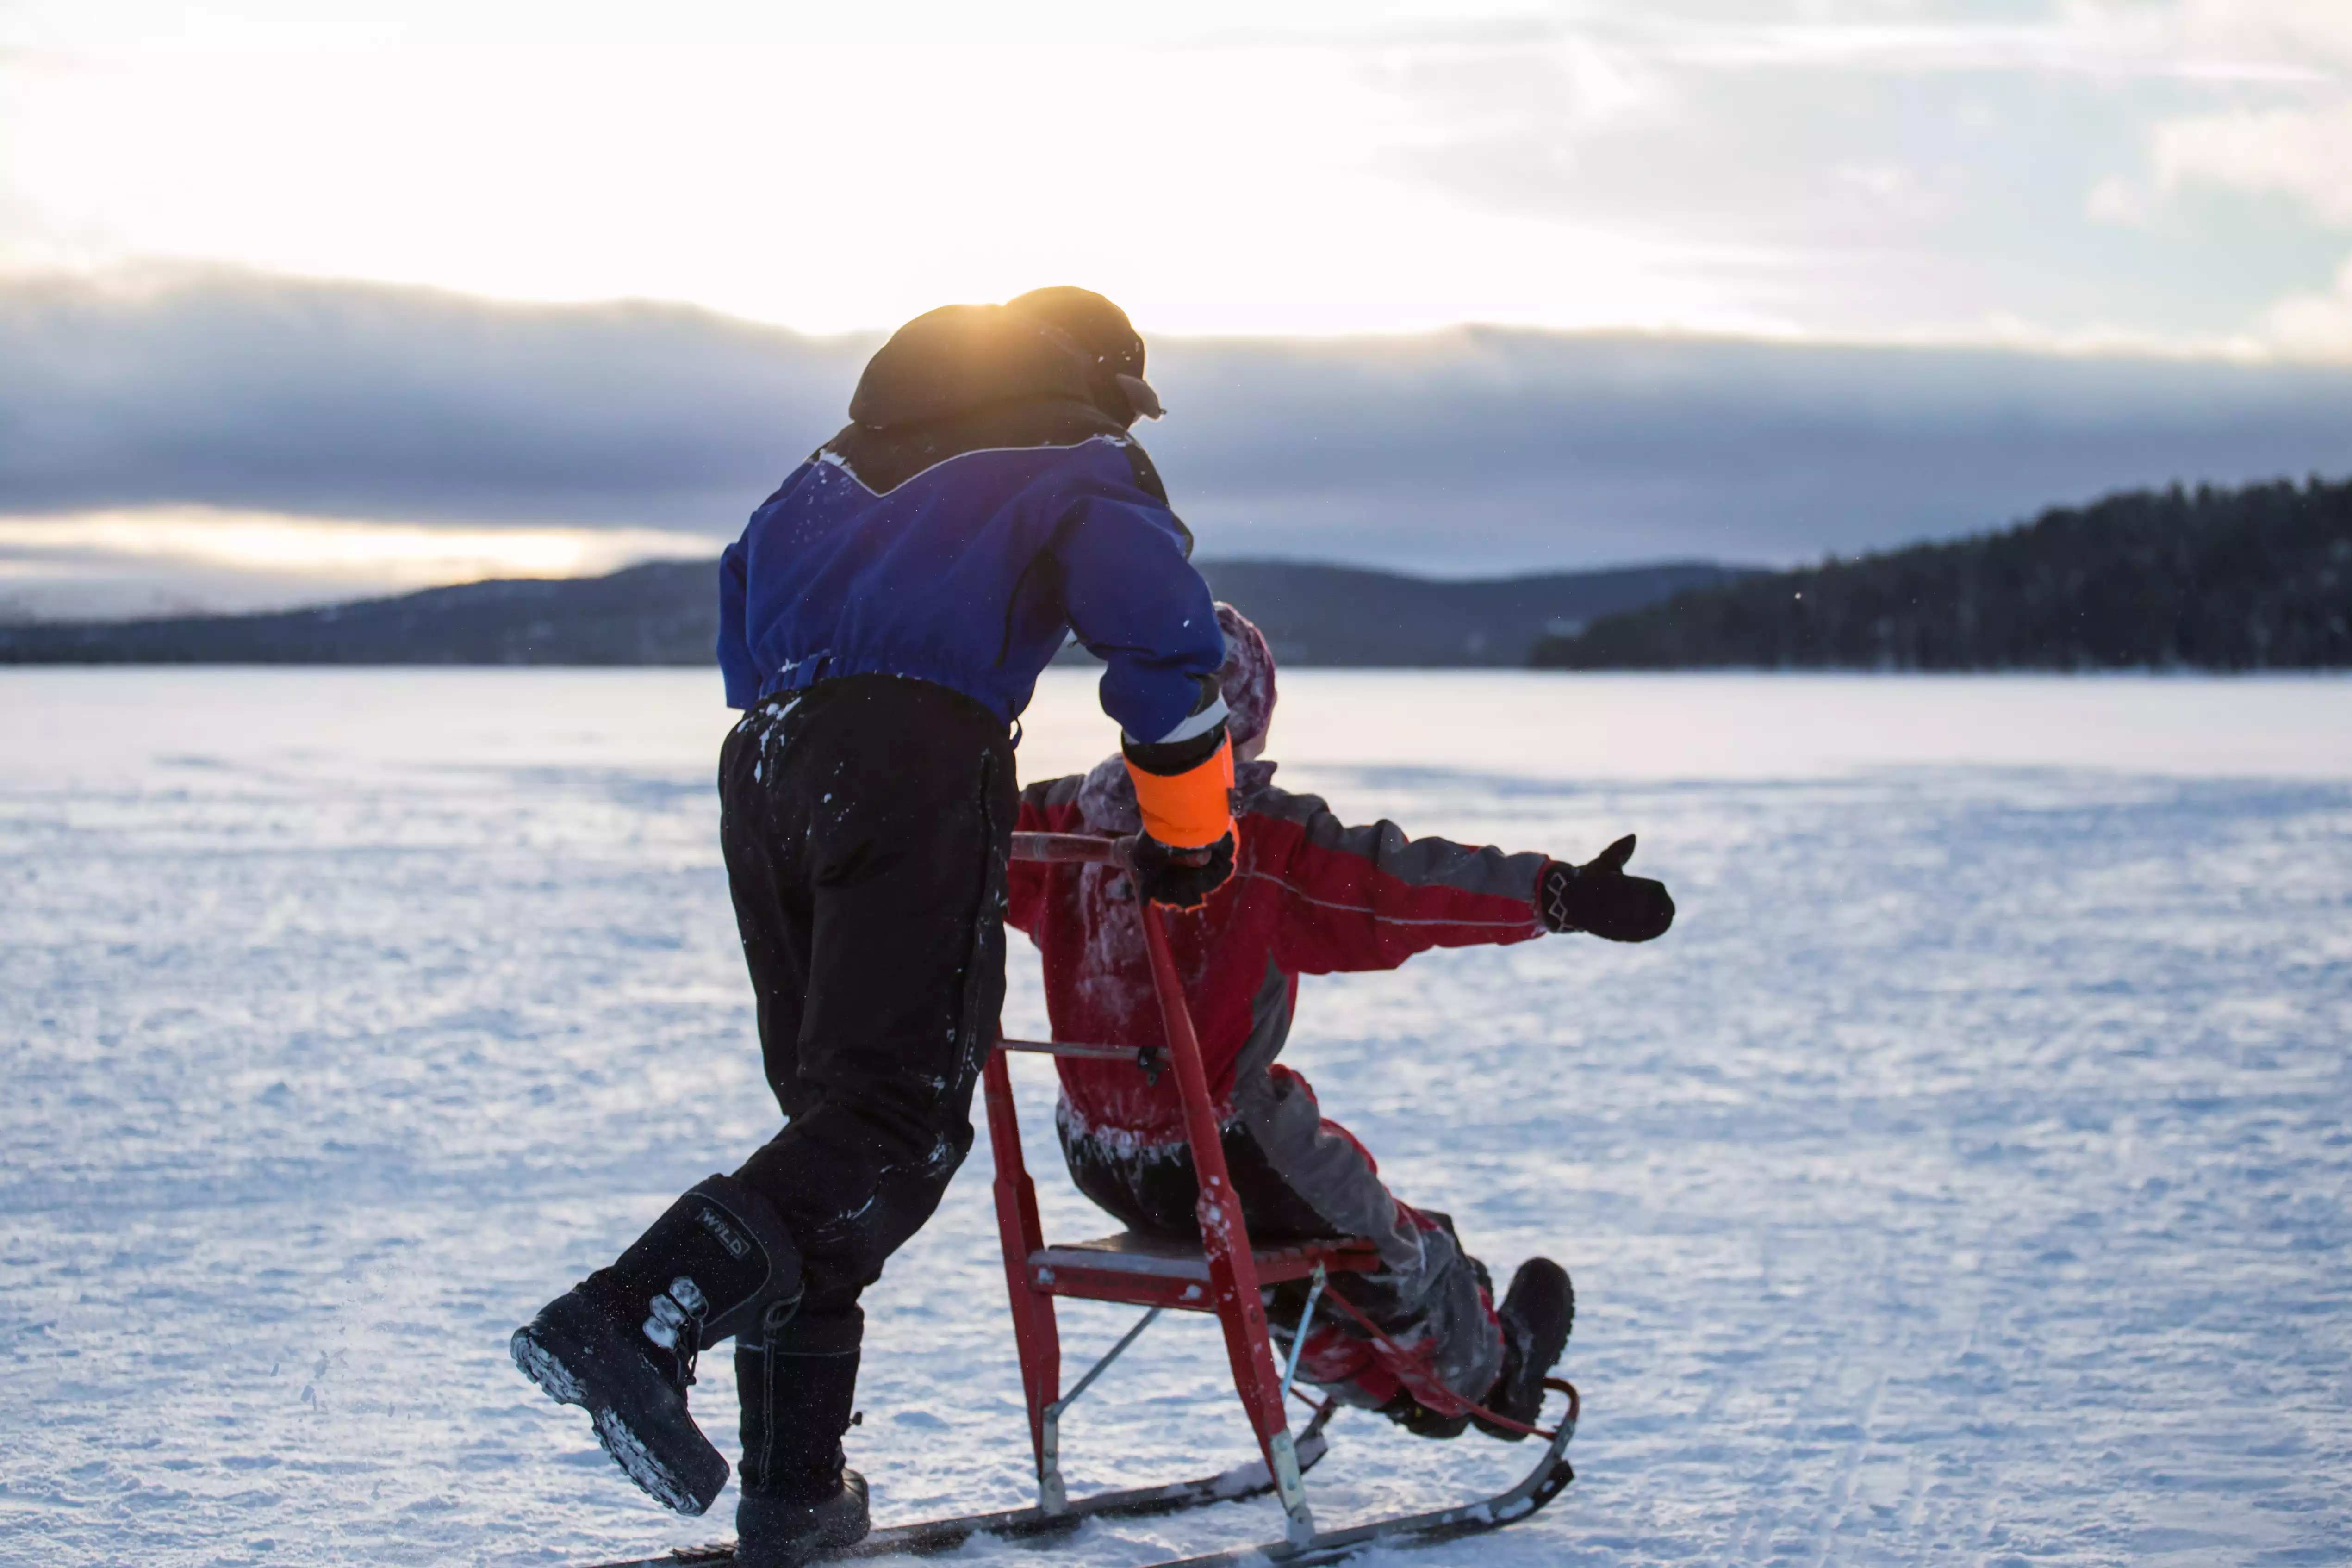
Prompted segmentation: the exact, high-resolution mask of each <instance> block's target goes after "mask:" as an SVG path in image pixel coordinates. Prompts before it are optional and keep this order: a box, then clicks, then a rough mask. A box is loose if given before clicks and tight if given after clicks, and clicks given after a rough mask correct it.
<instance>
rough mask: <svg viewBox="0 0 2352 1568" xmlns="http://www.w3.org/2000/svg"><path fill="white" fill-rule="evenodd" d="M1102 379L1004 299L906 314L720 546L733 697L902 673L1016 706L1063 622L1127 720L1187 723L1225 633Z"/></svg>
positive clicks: (1106, 701) (1023, 701) (1107, 706)
mask: <svg viewBox="0 0 2352 1568" xmlns="http://www.w3.org/2000/svg"><path fill="white" fill-rule="evenodd" d="M1100 379H1101V376H1100V374H1099V373H1098V367H1097V365H1096V364H1095V363H1094V361H1093V360H1092V359H1090V358H1089V357H1087V355H1085V354H1083V353H1080V352H1079V351H1078V350H1077V348H1076V346H1075V345H1074V343H1073V342H1071V340H1070V339H1069V338H1068V337H1067V336H1066V335H1065V334H1064V333H1063V332H1061V331H1058V330H1057V329H1055V327H1053V326H1051V325H1049V324H1047V323H1046V322H1045V321H1039V320H1036V319H1034V318H1031V317H1027V316H1024V315H1021V314H1019V313H1018V312H1014V311H1011V310H1006V309H1005V308H1003V307H1002V306H977V305H960V306H949V307H947V308H946V309H944V310H934V311H932V312H930V313H929V315H926V316H922V317H919V318H918V319H917V320H916V321H911V322H909V323H908V325H907V326H905V327H903V328H901V329H900V330H899V331H898V334H897V335H895V336H894V337H893V338H892V339H891V340H890V342H888V343H887V344H886V345H885V346H884V347H883V349H882V350H881V352H880V353H877V354H876V355H875V356H874V360H873V363H871V364H869V365H868V366H867V367H866V375H865V378H864V379H863V380H862V381H861V382H860V383H859V385H858V390H857V395H856V398H855V399H854V400H853V401H852V402H851V404H850V416H851V419H852V423H851V424H850V425H848V426H846V427H845V428H844V429H843V430H842V431H841V432H840V433H839V434H838V435H836V436H835V437H833V439H831V440H830V441H827V442H826V443H825V444H824V447H820V448H819V449H818V450H817V451H816V452H815V453H814V455H813V456H812V457H811V458H809V460H808V461H807V462H804V463H803V464H802V465H801V466H800V467H799V468H796V469H794V470H793V474H792V476H791V477H790V478H788V479H785V480H784V482H783V484H782V486H781V487H780V488H779V489H777V490H776V492H775V493H774V494H773V495H772V496H770V497H769V498H768V499H767V500H766V501H764V502H762V503H761V506H760V508H759V510H757V511H755V512H753V513H752V514H751V522H750V523H749V525H748V526H747V527H746V528H745V529H744V531H743V535H742V537H741V538H740V540H738V541H737V542H735V543H734V544H732V545H730V546H729V547H728V550H727V552H726V553H725V554H724V555H723V556H722V557H721V558H720V561H719V668H721V670H722V671H723V672H724V673H725V676H726V683H727V700H728V702H729V704H730V706H732V707H736V708H749V707H750V706H751V704H752V702H754V701H755V700H758V699H759V698H761V697H763V696H767V695H770V694H772V693H774V692H778V691H786V690H798V689H803V688H805V687H808V686H810V685H813V684H814V683H815V682H816V681H818V680H821V679H826V678H829V677H835V676H844V675H857V674H888V675H907V676H913V677H916V678H917V679H923V680H929V681H932V682H935V683H937V684H939V685H940V686H944V687H947V688H948V689H950V690H954V691H960V692H962V693H963V694H964V695H965V696H967V697H970V698H972V699H973V700H976V701H978V702H980V703H981V704H982V705H983V706H985V707H986V708H987V709H988V710H990V711H991V712H992V713H994V714H995V715H996V716H997V717H998V718H999V719H1001V720H1003V721H1007V722H1010V721H1012V720H1013V719H1015V718H1017V717H1018V716H1019V715H1020V713H1021V710H1023V709H1024V708H1025V707H1027V706H1028V704H1029V699H1030V696H1031V693H1032V692H1033V691H1034V689H1035V686H1036V681H1037V676H1038V672H1039V671H1041V670H1043V669H1044V668H1045V665H1046V663H1047V661H1048V660H1050V659H1051V658H1053V657H1054V655H1055V652H1056V651H1057V650H1058V649H1059V648H1060V647H1061V646H1062V643H1063V640H1064V637H1065V635H1066V633H1067V632H1069V631H1073V630H1075V631H1076V634H1077V636H1078V637H1079V639H1080V640H1081V641H1083V642H1084V643H1085V644H1086V645H1087V647H1089V648H1091V649H1093V650H1094V651H1095V652H1096V653H1097V654H1098V655H1100V656H1101V657H1102V658H1103V659H1104V660H1105V661H1106V663H1107V664H1108V668H1107V669H1106V671H1105V672H1104V675H1103V678H1102V702H1103V708H1104V710H1105V711H1106V712H1108V714H1109V715H1110V716H1111V717H1112V718H1113V719H1115V720H1117V721H1118V722H1119V724H1120V726H1121V727H1122V728H1123V729H1124V730H1125V731H1126V732H1127V734H1128V735H1129V737H1130V738H1132V739H1133V740H1135V741H1137V742H1158V741H1160V740H1161V739H1163V738H1164V737H1169V736H1171V735H1174V734H1177V733H1178V732H1179V731H1181V729H1182V726H1183V725H1184V722H1185V721H1186V719H1187V718H1188V717H1191V716H1192V715H1194V714H1195V713H1196V712H1197V711H1198V710H1200V709H1201V707H1202V693H1203V680H1204V678H1206V677H1208V676H1209V675H1210V674H1211V673H1212V672H1213V671H1214V670H1215V669H1216V668H1217V665H1218V663H1219V661H1220V660H1222V659H1223V657H1224V644H1223V638H1222V637H1220V636H1219V634H1218V631H1217V622H1216V616H1215V614H1214V612H1213V608H1212V605H1211V600H1210V597H1209V590H1208V588H1207V586H1206V584H1203V583H1202V581H1201V578H1200V575H1199V574H1197V573H1195V572H1194V571H1193V570H1192V567H1191V566H1190V565H1189V564H1188V563H1187V557H1188V556H1189V554H1190V553H1191V550H1192V534H1191V533H1190V531H1187V530H1186V529H1185V527H1184V525H1183V523H1182V522H1181V521H1178V520H1177V517H1176V514H1175V513H1174V512H1173V511H1171V510H1170V509H1169V505H1168V495H1167V491H1166V489H1165V488H1164V487H1163V486H1162V485H1161V484H1160V478H1159V475H1158V474H1157V473H1156V472H1155V471H1154V470H1153V468H1152V467H1151V461H1150V458H1148V457H1146V456H1145V455H1144V452H1143V449H1142V448H1141V447H1139V446H1138V445H1136V443H1135V441H1134V439H1133V438H1132V437H1129V434H1128V432H1127V428H1126V426H1125V425H1124V424H1122V423H1121V422H1120V421H1119V420H1118V419H1117V418H1115V417H1113V416H1112V415H1111V414H1110V413H1108V412H1106V410H1105V408H1104V406H1103V399H1104V397H1105V396H1106V394H1105V393H1104V391H1103V389H1102V388H1101V387H1100V386H1098V385H1097V382H1098V381H1100ZM1120 406H1122V407H1124V406H1125V405H1124V404H1122V405H1120ZM1211 695H1213V692H1212V693H1211Z"/></svg>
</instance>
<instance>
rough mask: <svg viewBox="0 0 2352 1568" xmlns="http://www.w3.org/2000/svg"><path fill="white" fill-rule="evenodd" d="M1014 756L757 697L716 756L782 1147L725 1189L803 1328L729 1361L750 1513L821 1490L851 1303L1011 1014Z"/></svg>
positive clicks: (917, 1192) (760, 1157) (903, 1217)
mask: <svg viewBox="0 0 2352 1568" xmlns="http://www.w3.org/2000/svg"><path fill="white" fill-rule="evenodd" d="M1014 809H1015V807H1014V794H1013V748H1012V744H1011V742H1010V741H1009V739H1008V738H1007V736H1006V734H1005V729H1004V725H1003V721H1000V720H999V719H997V718H996V716H995V715H994V714H992V713H991V712H990V711H989V710H987V709H985V708H982V706H981V705H980V704H979V703H977V702H974V701H973V700H971V699H970V698H968V697H964V696H961V695H960V694H958V693H956V692H953V691H950V690H948V689H945V688H943V687H940V686H934V685H932V684H930V683H929V682H928V681H920V680H901V679H893V678H890V677H887V676H877V675H863V676H850V677H846V678H845V679H839V680H828V681H825V682H824V683H823V684H822V685H819V686H816V687H814V688H813V689H810V690H808V691H807V692H805V693H803V694H799V695H786V696H779V697H772V698H769V699H768V700H765V701H763V702H761V703H760V704H759V705H758V706H757V707H756V708H754V709H753V710H752V711H751V712H750V713H748V714H746V715H745V716H744V717H743V719H742V720H741V721H740V722H739V723H738V724H737V725H736V726H735V728H734V730H733V731H732V732H730V734H729V736H728V738H727V741H726V744H725V745H724V747H723V748H722V749H721V751H720V753H719V844H720V847H721V848H722V849H723V851H724V853H725V856H726V860H727V880H728V886H729V889H730V891H731V892H732V893H733V895H734V901H735V915H736V921H737V923H738V925H739V927H740V931H741V933H742V938H743V957H744V959H745V962H746V963H747V964H748V965H749V967H750V969H751V984H752V990H753V993H754V994H755V995H756V997H757V998H758V1004H759V1029H760V1050H761V1058H762V1060H763V1063H764V1065H765V1068H766V1071H767V1079H768V1083H769V1087H770V1088H772V1089H773V1090H774V1091H775V1096H776V1103H777V1105H778V1107H779V1108H780V1109H781V1110H782V1111H783V1113H784V1116H785V1119H786V1120H785V1124H784V1128H783V1131H781V1132H779V1133H777V1134H776V1136H775V1137H774V1138H773V1139H772V1140H770V1141H769V1142H768V1143H766V1144H765V1145H764V1146H762V1147H761V1149H759V1150H758V1151H757V1152H754V1153H753V1154H752V1155H751V1159H750V1160H749V1161H747V1162H746V1163H744V1165H743V1166H742V1168H741V1170H740V1171H739V1172H738V1173H737V1175H738V1178H739V1179H740V1181H742V1182H743V1183H745V1184H748V1185H749V1186H751V1188H752V1189H753V1190H754V1191H756V1192H757V1193H758V1194H760V1195H761V1197H763V1198H765V1199H766V1200H767V1201H768V1203H769V1204H770V1205H772V1206H773V1208H774V1209H775V1212H776V1215H777V1216H778V1217H779V1218H780V1219H781V1220H782V1223H783V1226H784V1227H785V1228H786V1229H787V1230H788V1231H789V1232H790V1233H791V1235H792V1237H793V1241H794V1242H795V1243H796V1244H797V1245H798V1247H799V1250H800V1257H801V1265H802V1268H803V1277H804V1280H805V1286H804V1292H803V1297H802V1300H801V1306H800V1310H799V1311H798V1313H797V1314H796V1315H794V1316H793V1318H792V1320H791V1321H790V1322H789V1323H788V1324H786V1325H784V1326H783V1327H782V1329H780V1330H774V1331H770V1332H769V1333H768V1334H766V1335H765V1336H764V1340H763V1342H760V1343H747V1342H740V1340H739V1342H738V1345H737V1356H736V1362H737V1378H736V1390H737V1394H738V1395H739V1397H740V1402H741V1405H742V1416H743V1434H744V1461H743V1479H744V1487H745V1490H746V1495H750V1494H751V1493H754V1492H759V1491H761V1490H762V1489H782V1490H785V1491H787V1492H789V1493H791V1494H793V1495H795V1496H803V1498H805V1497H806V1496H822V1495H824V1494H826V1493H827V1492H828V1491H829V1490H830V1489H831V1488H832V1487H833V1486H835V1484H837V1480H838V1476H839V1472H840V1468H841V1462H842V1456H841V1446H840V1438H841V1434H842V1431H843V1429H844V1428H845V1427H846V1426H848V1424H849V1419H850V1412H851V1402H852V1400H853V1398H854V1396H855V1393H856V1376H857V1358H858V1347H859V1344H860V1342H861V1338H862V1331H863V1326H864V1321H865V1320H864V1317H863V1315H862V1312H861V1310H860V1308H859V1306H858V1297H859V1295H860V1294H861V1293H862V1292H863V1291H864V1289H866V1286H868V1285H870V1284H872V1283H873V1282H874V1281H875V1280H876V1279H878V1278H879V1277H880V1276H881V1273H882V1265H883V1262H884V1260H885V1259H886V1258H888V1257H889V1256H890V1254H891V1253H893V1252H895V1251H897V1250H898V1247H900V1246H902V1245H904V1243H905V1242H906V1240H907V1238H908V1237H910V1236H912V1235H913V1234H914V1233H915V1232H916V1231H917V1230H919V1229H920V1228H921V1226H922V1225H923V1223H924V1222H925V1221H926V1220H928V1219H929V1218H930V1215H931V1212H932V1210H933V1209H935V1208H936V1207H937V1206H938V1205H939V1201H940V1194H942V1193H944V1192H945V1191H946V1190H947V1184H948V1181H949V1179H950V1177H952V1176H953V1175H954V1174H955V1173H956V1169H957V1167H958V1166H960V1165H961V1163H963V1159H964V1156H965V1154H966V1153H967V1152H970V1150H971V1140H972V1128H971V1094H972V1086H973V1084H974V1083H975V1082H976V1081H977V1079H978V1078H979V1075H980V1064H981V1061H982V1058H983V1057H984V1056H985V1054H986V1052H987V1050H988V1047H990V1045H991V1044H992V1043H993V1042H994V1040H995V1039H996V1037H997V1034H998V1032H999V1031H998V1023H997V1020H998V1016H999V1014H1000V1012H1001V1010H1002V1007H1003V1000H1004V928H1003V924H1002V922H1001V921H999V920H998V919H997V918H996V917H997V912H998V910H999V908H1000V905H1001V902H1002V898H1003V877H1004V864H1005V858H1006V855H1007V853H1008V852H1009V850H1010V847H1011V837H1010V836H1011V834H1012V831H1013V814H1014Z"/></svg>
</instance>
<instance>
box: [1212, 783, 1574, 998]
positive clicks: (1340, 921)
mask: <svg viewBox="0 0 2352 1568" xmlns="http://www.w3.org/2000/svg"><path fill="white" fill-rule="evenodd" d="M1243 831H1244V833H1245V834H1247V835H1248V836H1249V839H1250V853H1249V856H1248V866H1247V868H1246V869H1245V870H1244V873H1243V874H1244V876H1247V877H1251V878H1253V879H1259V880H1265V881H1272V882H1274V883H1275V884H1276V886H1277V887H1278V889H1280V895H1281V898H1282V918H1281V920H1280V921H1279V922H1278V923H1277V928H1276V929H1277V931H1278V936H1277V944H1276V963H1280V964H1281V965H1282V967H1283V968H1285V969H1287V970H1290V971H1292V972H1293V973H1304V974H1331V973H1342V972H1347V971H1351V970H1368V969H1393V968H1395V967H1396V966H1397V965H1398V964H1400V963H1403V962H1404V961H1405V960H1406V959H1408V958H1411V957H1412V955H1413V954H1414V953H1416V952H1427V951H1428V950H1429V949H1431V948H1433V947H1472V946H1477V945H1481V944H1486V943H1500V942H1525V941H1527V940H1528V938H1529V937H1535V936H1541V935H1542V934H1543V932H1544V929H1545V928H1544V923H1543V921H1542V918H1541V916H1540V914H1539V912H1538V908H1537V898H1538V884H1539V883H1540V881H1541V879H1542V876H1543V871H1544V868H1545V867H1546V865H1548V864H1549V862H1548V861H1547V860H1546V859H1545V858H1544V857H1543V856H1541V855H1507V854H1505V853H1504V852H1503V851H1502V850H1500V849H1488V848H1475V847H1470V846H1468V845H1463V844H1454V843H1452V842H1449V841H1448V840H1446V839H1443V838H1408V837H1405V834H1404V830H1403V829H1402V828H1401V827H1399V826H1397V825H1396V824H1395V823H1393V822H1376V823H1373V824H1372V825H1371V826H1368V827H1350V826H1347V825H1346V824H1345V823H1343V822H1341V821H1340V820H1339V818H1338V817H1337V816H1333V815H1332V814H1331V812H1330V810H1329V809H1328V807H1326V806H1325V805H1324V804H1323V802H1322V801H1320V800H1318V799H1317V798H1316V797H1315V796H1313V795H1288V794H1286V793H1285V792H1282V791H1278V790H1267V791H1264V792H1261V793H1260V794H1259V795H1257V796H1255V802H1254V808H1253V810H1252V811H1251V813H1250V815H1249V816H1248V817H1247V818H1245V819H1244V828H1243Z"/></svg>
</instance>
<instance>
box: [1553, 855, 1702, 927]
mask: <svg viewBox="0 0 2352 1568" xmlns="http://www.w3.org/2000/svg"><path fill="white" fill-rule="evenodd" d="M1632 858H1633V835H1632V834H1630V833H1628V834H1627V835H1625V837H1622V838H1620V839H1619V840H1617V842H1616V843H1614V844H1612V845H1611V846H1610V847H1608V848H1606V849H1603V850H1602V851H1601V853H1600V854H1598V855H1595V856H1594V857H1593V858H1591V860H1589V861H1587V862H1586V863H1585V864H1583V865H1581V866H1570V865H1568V864H1566V863H1565V862H1563V861H1559V860H1555V861H1553V862H1552V863H1551V864H1550V865H1549V866H1547V867H1545V868H1544V874H1543V885H1542V886H1541V888H1540V889H1538V893H1537V897H1538V900H1539V902H1540V906H1541V908H1542V910H1543V922H1544V924H1545V926H1546V927H1548V928H1549V929H1550V930H1552V931H1591V933H1592V934H1593V935H1594V936H1597V937H1603V938H1606V939H1607V940H1608V941H1610V942H1647V941H1649V940H1650V939H1651V938H1652V937H1654V936H1663V935H1664V933H1665V930H1666V928H1667V927H1668V926H1670V925H1672V924H1674V923H1675V900H1673V899H1671V898H1669V897H1668V896H1667V894H1666V885H1665V884H1664V882H1656V881H1652V880H1651V879H1649V878H1647V877H1628V876H1627V875H1625V862H1626V861H1628V860H1630V859H1632Z"/></svg>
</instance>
